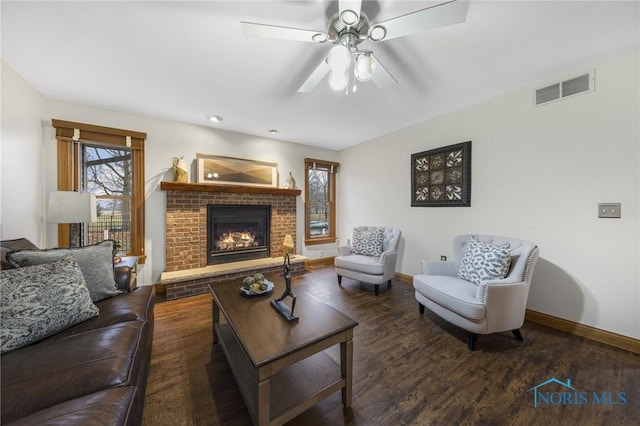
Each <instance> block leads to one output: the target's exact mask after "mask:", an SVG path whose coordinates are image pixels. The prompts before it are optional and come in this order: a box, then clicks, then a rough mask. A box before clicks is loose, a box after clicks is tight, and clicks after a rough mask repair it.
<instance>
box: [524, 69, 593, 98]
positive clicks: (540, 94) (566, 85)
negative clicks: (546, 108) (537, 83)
mask: <svg viewBox="0 0 640 426" xmlns="http://www.w3.org/2000/svg"><path fill="white" fill-rule="evenodd" d="M593 90H595V70H592V71H589V72H586V73H584V74H581V75H578V76H577V77H572V78H569V79H567V80H563V81H559V82H556V83H553V84H547V85H545V86H544V87H540V88H537V89H534V91H533V105H534V106H537V105H542V104H546V103H549V102H553V101H557V100H560V99H564V98H567V97H570V96H575V95H579V94H582V93H588V92H592V91H593Z"/></svg>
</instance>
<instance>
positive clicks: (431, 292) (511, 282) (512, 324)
mask: <svg viewBox="0 0 640 426" xmlns="http://www.w3.org/2000/svg"><path fill="white" fill-rule="evenodd" d="M472 238H473V239H475V241H474V243H473V244H474V245H475V243H476V242H477V244H479V245H480V247H481V248H480V249H478V250H477V251H473V250H472V249H471V247H469V249H468V245H469V244H472V243H470V241H471V240H472ZM478 241H479V242H478ZM487 244H488V245H489V246H487ZM486 247H493V248H495V247H498V248H500V247H501V248H502V250H503V256H502V258H503V259H504V260H505V262H504V263H502V264H501V263H500V262H499V261H497V260H496V258H497V256H496V255H495V251H494V252H493V253H491V248H489V249H484V252H483V248H486ZM504 252H506V253H504ZM487 253H488V254H487ZM538 254H539V249H538V247H537V246H536V245H535V244H533V243H531V242H528V241H523V240H518V239H514V238H506V237H498V236H492V235H474V236H472V235H458V236H457V237H455V239H454V240H453V256H452V257H453V259H452V260H449V261H445V262H440V261H422V262H421V267H422V274H419V275H416V276H414V277H413V287H414V289H415V297H416V300H417V301H418V306H419V310H420V315H422V314H424V308H425V307H426V308H428V309H429V310H430V311H432V312H433V313H435V314H436V315H438V316H440V317H441V318H443V319H445V320H447V321H448V322H450V323H452V324H455V325H457V326H458V327H460V328H462V329H464V330H466V331H467V345H468V347H469V349H470V350H474V349H475V344H476V340H477V338H478V335H479V334H490V333H499V332H503V331H511V332H512V333H513V335H514V336H515V337H516V339H518V340H523V338H522V334H521V333H520V327H522V324H523V323H524V315H525V310H526V307H527V298H528V296H529V286H530V284H531V276H532V274H533V270H534V268H535V265H536V262H537V260H538ZM492 256H493V257H492ZM461 264H462V265H463V267H462V268H461ZM487 264H489V265H490V266H489V267H486V268H483V265H487ZM501 266H502V267H503V271H502V272H501V273H500V271H498V270H499V269H500V268H501ZM487 271H488V272H487ZM504 274H506V275H504ZM461 275H462V278H461V277H460V276H461ZM495 275H498V277H495ZM501 275H502V276H501ZM463 278H464V279H463Z"/></svg>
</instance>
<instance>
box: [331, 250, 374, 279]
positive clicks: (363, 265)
mask: <svg viewBox="0 0 640 426" xmlns="http://www.w3.org/2000/svg"><path fill="white" fill-rule="evenodd" d="M334 264H335V266H336V267H338V268H344V269H349V270H354V271H358V272H362V273H364V274H369V275H382V274H383V273H384V265H383V264H382V263H380V262H379V258H378V257H369V256H362V255H359V254H351V255H348V256H338V257H336V258H335V259H334Z"/></svg>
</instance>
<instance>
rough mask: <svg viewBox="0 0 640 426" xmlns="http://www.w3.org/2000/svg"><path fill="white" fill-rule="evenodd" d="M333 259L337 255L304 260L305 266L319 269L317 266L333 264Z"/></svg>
mask: <svg viewBox="0 0 640 426" xmlns="http://www.w3.org/2000/svg"><path fill="white" fill-rule="evenodd" d="M333 259H335V256H331V257H320V258H317V259H307V260H305V262H304V268H305V269H317V268H324V267H326V266H333Z"/></svg>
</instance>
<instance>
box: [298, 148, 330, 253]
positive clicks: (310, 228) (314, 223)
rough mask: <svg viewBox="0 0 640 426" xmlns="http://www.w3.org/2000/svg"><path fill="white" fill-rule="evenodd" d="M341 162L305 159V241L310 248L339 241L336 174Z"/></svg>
mask: <svg viewBox="0 0 640 426" xmlns="http://www.w3.org/2000/svg"><path fill="white" fill-rule="evenodd" d="M338 166H339V164H338V163H332V162H329V161H324V160H314V159H312V158H305V160H304V170H305V175H304V189H305V195H306V197H305V215H304V217H305V239H304V242H305V244H307V245H312V244H326V243H333V242H335V240H336V207H335V199H336V172H337V171H338Z"/></svg>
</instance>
